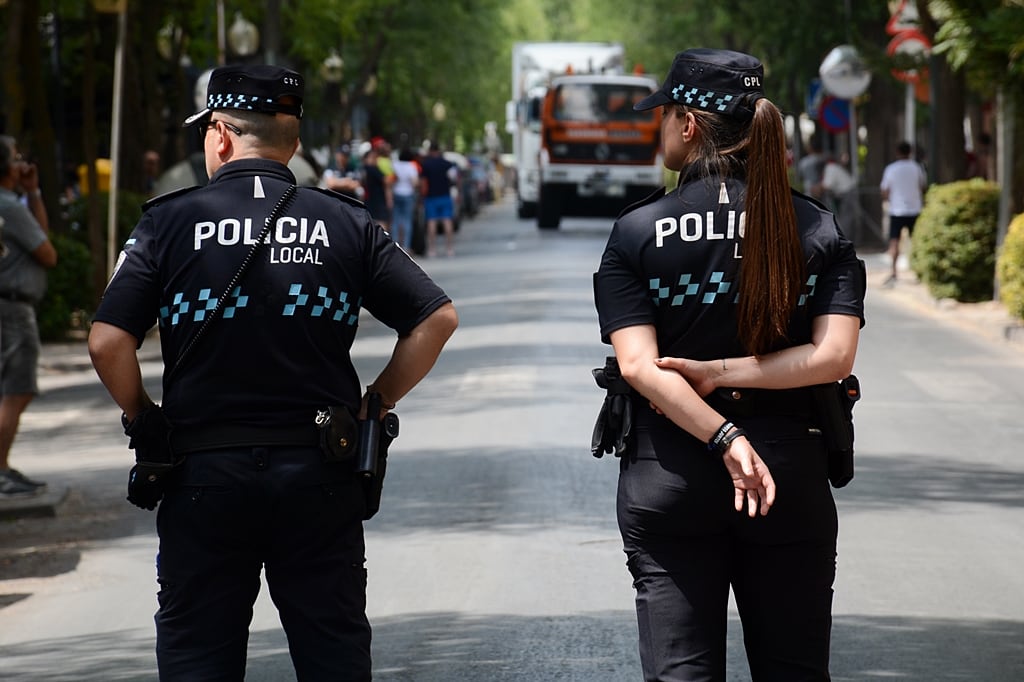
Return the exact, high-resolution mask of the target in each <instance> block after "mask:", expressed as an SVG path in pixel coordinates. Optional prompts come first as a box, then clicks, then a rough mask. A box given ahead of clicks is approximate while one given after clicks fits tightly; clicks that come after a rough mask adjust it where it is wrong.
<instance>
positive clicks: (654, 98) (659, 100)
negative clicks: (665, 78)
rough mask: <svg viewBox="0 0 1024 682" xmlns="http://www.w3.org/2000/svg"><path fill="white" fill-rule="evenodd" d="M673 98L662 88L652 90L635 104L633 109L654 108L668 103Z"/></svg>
mask: <svg viewBox="0 0 1024 682" xmlns="http://www.w3.org/2000/svg"><path fill="white" fill-rule="evenodd" d="M671 101H672V100H671V99H670V98H669V96H668V95H666V94H665V93H664V92H662V91H661V90H658V91H657V92H652V93H651V94H650V95H648V96H647V97H644V98H643V99H642V100H640V101H639V102H637V103H636V104H634V105H633V111H644V110H646V109H653V108H654V107H660V106H662V105H663V104H668V103H670V102H671Z"/></svg>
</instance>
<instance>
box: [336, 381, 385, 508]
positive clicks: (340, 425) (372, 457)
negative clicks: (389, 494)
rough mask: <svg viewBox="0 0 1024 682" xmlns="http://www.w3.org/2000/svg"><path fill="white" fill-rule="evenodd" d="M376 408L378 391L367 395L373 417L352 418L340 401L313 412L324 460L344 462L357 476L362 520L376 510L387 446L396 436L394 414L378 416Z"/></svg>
mask: <svg viewBox="0 0 1024 682" xmlns="http://www.w3.org/2000/svg"><path fill="white" fill-rule="evenodd" d="M380 410H381V400H380V395H379V394H373V393H371V394H370V395H369V396H368V397H367V407H366V414H367V415H374V416H373V417H370V416H367V418H366V419H363V420H359V421H356V419H355V417H354V416H353V415H352V412H351V411H350V410H349V409H348V408H347V407H345V406H342V405H332V406H329V407H326V408H324V409H322V410H320V411H318V412H317V416H316V425H317V427H318V428H319V429H320V449H321V450H323V453H324V460H325V461H327V462H331V463H341V464H347V465H349V466H351V467H352V469H353V471H354V472H355V474H356V475H357V476H359V477H360V480H361V482H362V487H363V498H364V501H365V512H364V514H363V519H364V520H367V519H370V518H373V516H374V514H376V513H377V512H378V511H379V510H380V499H381V495H382V493H383V491H384V474H385V473H386V472H387V463H388V448H389V447H390V446H391V441H393V440H394V439H395V438H397V437H398V424H399V420H398V415H397V414H394V413H393V412H388V413H387V414H386V415H384V418H383V419H379V420H378V419H376V415H378V414H380Z"/></svg>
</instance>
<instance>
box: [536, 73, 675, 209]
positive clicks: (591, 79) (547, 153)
mask: <svg viewBox="0 0 1024 682" xmlns="http://www.w3.org/2000/svg"><path fill="white" fill-rule="evenodd" d="M657 88H658V83H657V81H656V80H654V79H653V78H650V77H648V76H639V75H632V76H631V75H607V74H588V75H584V74H578V75H565V76H560V77H557V78H554V79H553V80H552V81H551V84H550V86H549V87H548V89H547V92H546V94H545V97H544V100H543V104H542V105H541V111H540V131H541V149H540V164H539V166H540V168H539V185H540V193H539V198H538V207H537V224H538V226H539V227H540V228H543V229H554V228H557V227H558V225H559V223H560V221H561V218H562V216H615V215H618V213H619V212H620V211H621V210H622V209H623V208H625V207H626V206H627V205H629V204H631V203H633V202H635V201H639V200H640V199H643V198H644V197H646V196H648V195H649V194H650V193H651V192H652V191H654V190H655V189H657V188H659V187H661V186H662V159H661V108H660V107H658V108H655V109H650V110H647V111H634V110H633V105H634V104H636V103H637V102H639V101H640V100H642V99H643V98H645V97H647V96H648V95H649V94H651V93H652V92H654V91H655V90H656V89H657Z"/></svg>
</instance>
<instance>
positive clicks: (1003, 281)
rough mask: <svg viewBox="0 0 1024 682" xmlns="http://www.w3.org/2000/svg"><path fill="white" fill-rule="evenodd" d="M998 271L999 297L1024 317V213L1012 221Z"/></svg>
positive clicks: (1014, 311)
mask: <svg viewBox="0 0 1024 682" xmlns="http://www.w3.org/2000/svg"><path fill="white" fill-rule="evenodd" d="M996 273H997V276H998V278H999V299H1000V300H1001V301H1002V302H1003V304H1004V305H1005V306H1006V309H1007V311H1009V313H1010V314H1011V315H1013V316H1014V317H1018V318H1022V319H1024V213H1022V214H1020V215H1018V216H1017V217H1016V218H1014V219H1013V220H1012V221H1011V222H1010V228H1009V230H1008V231H1007V233H1006V239H1005V240H1004V241H1003V249H1002V252H1001V253H1000V254H999V261H998V265H997V268H996Z"/></svg>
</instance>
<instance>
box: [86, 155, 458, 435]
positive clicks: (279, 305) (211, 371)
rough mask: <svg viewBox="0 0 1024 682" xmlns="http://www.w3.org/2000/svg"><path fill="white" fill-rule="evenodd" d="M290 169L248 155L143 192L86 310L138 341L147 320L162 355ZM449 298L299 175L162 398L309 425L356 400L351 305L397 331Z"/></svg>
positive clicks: (179, 415) (228, 272)
mask: <svg viewBox="0 0 1024 682" xmlns="http://www.w3.org/2000/svg"><path fill="white" fill-rule="evenodd" d="M294 182H295V179H294V176H293V175H292V173H291V171H289V170H288V168H287V167H285V166H284V165H282V164H279V163H277V162H274V161H268V160H262V159H245V160H239V161H234V162H231V163H229V164H227V165H225V166H223V167H222V168H220V169H219V170H218V171H217V172H216V173H215V174H214V176H213V177H212V178H211V179H210V182H209V184H208V185H207V186H205V187H201V188H192V189H189V190H182V191H180V192H176V193H172V194H170V195H166V196H164V197H157V198H155V199H153V200H152V201H150V202H149V203H148V204H147V205H146V210H145V213H144V214H143V217H142V219H141V220H140V221H139V223H138V225H136V227H135V230H134V231H133V232H132V234H131V236H130V238H129V239H128V242H127V244H126V245H125V248H124V250H123V252H122V254H121V256H120V259H119V261H118V266H117V268H116V269H115V271H114V275H113V276H112V277H111V280H110V283H109V284H108V286H107V290H106V292H105V293H104V296H103V300H102V301H101V303H100V306H99V310H98V311H97V313H96V316H95V319H96V320H98V321H100V322H106V323H109V324H112V325H115V326H117V327H120V328H121V329H124V330H126V331H128V332H129V333H131V334H133V335H134V336H135V337H136V338H137V339H138V340H139V345H140V346H141V344H142V341H143V339H144V337H145V335H146V334H147V332H148V331H149V330H150V329H151V328H152V327H153V324H154V323H157V324H158V325H159V333H160V343H161V351H162V354H163V359H164V363H165V367H167V368H170V367H171V366H173V364H174V362H175V360H176V359H177V357H178V354H179V353H180V352H181V350H182V348H183V347H184V346H185V345H186V344H187V343H188V342H189V341H190V340H191V339H192V338H193V337H194V336H195V334H196V332H197V331H198V330H199V328H200V326H201V325H202V324H203V321H204V320H205V319H206V315H208V314H209V313H210V312H211V311H212V310H213V309H214V306H215V305H216V304H217V298H218V297H220V296H221V295H222V294H223V293H224V289H225V287H226V286H227V285H228V283H229V282H230V280H231V278H232V276H233V275H234V274H235V272H236V271H237V270H238V267H239V264H240V263H241V262H242V260H243V259H244V258H245V256H246V254H247V253H248V251H249V249H250V248H251V246H252V243H253V242H255V240H256V237H257V236H258V235H259V233H260V231H261V230H262V228H263V225H264V221H265V220H266V218H267V217H268V216H269V215H270V213H271V211H272V210H273V208H274V206H275V204H276V203H277V201H278V199H279V198H280V197H281V195H282V194H284V191H285V189H286V188H287V187H288V186H289V185H292V184H294ZM449 300H450V299H449V298H448V297H447V296H446V295H445V293H444V292H443V291H442V290H441V289H440V288H439V287H438V286H437V285H436V284H435V283H434V282H433V281H431V279H430V278H429V277H428V276H427V275H426V273H424V272H423V270H421V269H420V268H419V266H417V265H416V264H415V263H414V262H413V261H412V259H411V258H409V256H408V255H406V253H405V252H404V251H402V250H401V248H399V247H398V246H397V245H396V244H395V243H394V241H393V240H392V239H391V238H390V237H389V236H388V234H387V233H386V232H385V231H384V230H383V229H381V228H380V227H379V226H377V225H375V224H374V223H373V221H372V220H371V218H370V215H369V213H368V212H367V211H366V209H365V208H364V207H363V205H362V204H361V203H359V202H358V201H356V200H354V199H350V198H347V197H343V196H342V195H339V194H335V193H333V192H330V191H328V190H319V189H317V188H311V187H300V188H298V190H297V191H296V193H295V196H294V197H293V200H292V202H291V203H290V204H289V205H288V207H287V208H286V209H285V210H284V211H283V212H282V214H281V217H280V218H279V219H278V220H277V222H276V227H275V229H274V230H273V231H272V232H271V235H270V238H269V242H268V243H265V244H264V245H263V246H262V248H261V249H260V251H259V252H258V253H257V256H256V258H255V259H254V260H253V262H252V264H251V266H250V267H249V269H248V271H247V272H246V274H245V276H244V277H243V278H242V280H241V282H240V284H239V285H238V286H237V287H236V288H235V289H234V290H233V291H230V292H227V301H226V304H225V306H224V308H223V311H222V314H221V316H220V318H219V319H216V320H215V321H213V322H212V323H211V325H210V328H209V330H208V332H206V333H205V336H204V338H202V339H201V340H200V341H199V342H198V344H197V345H196V347H195V348H194V349H193V350H192V351H191V352H190V355H189V356H188V358H187V359H186V361H185V364H184V365H183V366H182V368H181V369H180V370H179V371H178V372H177V373H175V374H174V376H173V377H171V379H170V382H169V383H168V382H166V381H165V385H164V391H163V400H162V403H163V408H164V411H165V413H166V414H167V416H168V418H169V419H170V421H171V423H172V424H174V425H175V427H176V428H180V427H187V426H190V425H192V426H204V425H212V424H218V423H232V424H237V425H243V426H262V427H273V426H295V425H301V424H311V423H312V419H313V415H315V413H316V410H317V409H318V408H321V407H324V406H326V405H332V404H345V405H349V406H350V407H353V408H356V407H358V405H359V402H360V399H361V393H362V387H361V384H360V381H359V378H358V376H357V373H356V370H355V368H354V366H353V364H352V360H351V358H350V356H349V350H350V348H351V346H352V343H353V340H354V339H355V335H356V328H357V323H358V320H359V312H360V310H361V309H363V308H365V309H366V310H367V311H368V312H369V313H370V314H372V315H373V317H375V318H376V319H377V320H379V321H381V322H382V323H384V324H385V325H387V326H388V327H391V328H392V329H394V330H395V331H397V332H398V334H399V335H400V336H402V335H405V334H408V333H409V332H410V331H411V330H412V329H413V328H414V327H415V326H416V325H418V324H419V323H420V322H422V321H423V320H424V319H426V318H427V317H428V316H429V315H430V314H431V313H432V312H434V311H435V310H436V309H437V308H439V307H440V306H441V305H443V304H444V303H446V302H448V301H449ZM165 376H166V372H165Z"/></svg>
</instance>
